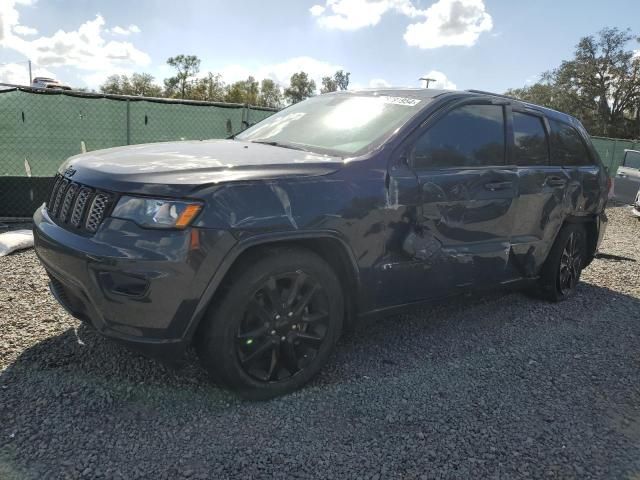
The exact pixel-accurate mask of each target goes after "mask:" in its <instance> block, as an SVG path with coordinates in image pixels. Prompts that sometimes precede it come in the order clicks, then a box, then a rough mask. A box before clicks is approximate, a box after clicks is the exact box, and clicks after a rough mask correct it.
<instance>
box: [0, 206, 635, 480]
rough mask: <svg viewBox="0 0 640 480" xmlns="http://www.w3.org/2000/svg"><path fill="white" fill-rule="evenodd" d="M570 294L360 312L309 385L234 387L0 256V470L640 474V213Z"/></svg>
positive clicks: (622, 224) (172, 474) (25, 259)
mask: <svg viewBox="0 0 640 480" xmlns="http://www.w3.org/2000/svg"><path fill="white" fill-rule="evenodd" d="M609 215H610V220H611V221H610V226H609V230H608V232H607V236H606V239H605V242H604V245H603V248H602V251H603V253H605V256H604V257H603V258H601V259H598V260H595V261H594V263H593V264H592V266H591V267H590V268H589V269H588V270H587V271H586V272H585V274H584V282H583V283H582V284H581V286H580V287H579V293H578V295H576V296H575V297H574V298H572V299H571V300H569V301H567V302H565V303H563V304H549V303H545V302H543V301H540V300H534V299H531V298H529V297H527V296H525V295H524V294H521V293H509V294H499V293H495V294H491V295H489V296H487V297H483V298H464V299H462V300H460V301H455V302H450V303H448V304H443V305H438V306H434V307H431V308H425V309H421V310H417V311H415V312H412V313H411V314H409V315H403V316H395V317H388V318H384V319H381V320H377V321H375V322H370V323H368V324H366V325H364V326H362V327H360V328H359V329H358V331H357V332H356V334H355V335H354V336H353V337H352V338H349V339H345V340H344V341H342V343H341V344H340V345H339V347H338V350H337V353H336V355H335V357H334V358H333V360H332V361H331V364H330V365H329V366H328V367H327V368H326V369H325V370H324V371H323V372H322V374H321V375H320V376H319V378H317V380H315V381H313V382H312V384H311V385H310V386H309V387H307V388H305V389H303V390H302V391H299V392H297V393H295V394H293V395H290V396H288V397H284V398H280V399H276V400H273V401H269V402H263V403H249V402H243V401H240V400H238V399H236V398H235V397H233V396H231V395H230V394H228V393H226V392H224V391H222V390H220V389H218V388H217V387H215V386H213V385H210V384H209V383H207V381H206V378H205V375H204V373H203V371H202V370H201V369H200V368H199V367H198V366H197V363H196V362H195V359H193V358H191V361H190V362H189V364H188V365H187V366H186V367H184V368H182V369H180V370H178V371H174V370H171V369H169V368H166V367H164V366H162V365H160V364H159V363H156V362H154V361H152V360H147V359H145V358H143V357H140V356H138V355H136V354H133V353H130V352H128V351H127V350H125V349H124V348H123V347H121V346H119V345H116V344H114V343H112V342H110V341H108V340H106V339H103V338H100V337H99V336H97V335H96V334H94V333H93V332H92V331H91V330H88V329H87V328H85V327H82V326H80V324H79V322H77V321H76V320H74V319H72V318H71V317H69V316H68V315H67V314H66V313H64V311H63V310H62V309H61V308H60V307H59V306H58V305H57V304H56V302H55V301H54V300H53V298H52V297H51V296H50V295H49V293H48V291H47V286H46V279H45V275H44V271H43V270H42V268H41V267H40V266H39V264H38V262H37V260H36V258H35V255H34V253H33V251H27V252H23V253H18V254H14V255H11V256H9V257H5V258H2V259H0V275H1V277H0V279H1V281H0V478H2V479H7V478H19V479H21V478H55V479H59V478H126V479H130V478H152V479H162V478H171V479H173V478H212V479H219V478H239V477H241V478H287V479H288V478H336V479H346V478H371V479H386V478H419V479H423V478H427V479H430V478H434V479H445V478H505V479H507V478H508V479H511V478H562V479H569V478H580V479H583V478H621V479H629V480H638V479H640V356H639V348H638V339H639V338H640V268H639V265H640V264H639V263H638V261H640V248H639V239H640V222H638V221H637V220H635V219H633V218H631V217H630V215H629V214H628V212H627V211H626V210H625V209H623V208H615V209H610V211H609Z"/></svg>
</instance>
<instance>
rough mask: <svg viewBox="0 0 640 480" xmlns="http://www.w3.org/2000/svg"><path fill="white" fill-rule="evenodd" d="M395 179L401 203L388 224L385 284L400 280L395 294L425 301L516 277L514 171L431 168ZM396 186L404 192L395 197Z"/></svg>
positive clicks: (398, 173)
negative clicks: (512, 248)
mask: <svg viewBox="0 0 640 480" xmlns="http://www.w3.org/2000/svg"><path fill="white" fill-rule="evenodd" d="M411 175H413V181H410V180H409V178H410V177H411ZM391 177H392V178H391V179H390V181H389V185H390V191H391V193H390V196H391V197H392V198H399V199H401V200H402V201H401V202H400V204H395V205H394V204H392V205H391V206H392V207H394V209H393V210H392V211H393V212H394V214H393V216H394V219H393V220H392V221H390V222H389V231H390V235H389V241H388V243H387V245H388V250H387V253H386V257H385V258H386V260H387V261H385V262H384V263H383V264H382V265H381V271H382V272H383V274H382V277H383V279H382V280H381V285H389V284H390V283H391V284H394V283H396V282H393V281H392V282H388V281H386V280H385V278H386V277H391V276H396V275H397V277H398V282H397V283H399V284H400V285H401V286H400V287H399V288H394V292H392V295H394V296H396V298H397V295H402V296H404V300H405V301H406V302H411V301H419V300H422V299H428V298H433V297H438V296H441V295H443V294H445V293H448V292H449V291H450V290H451V289H452V288H454V289H455V288H456V287H460V288H462V287H467V286H471V285H478V284H483V283H487V282H490V283H499V282H502V281H508V280H509V279H511V278H512V277H513V276H514V273H513V272H512V271H511V269H510V264H509V255H510V241H509V236H510V231H511V225H512V224H513V221H514V217H515V215H516V208H517V205H516V202H515V200H516V198H517V186H518V182H517V174H516V172H515V171H514V170H511V169H501V168H496V169H467V170H460V169H453V170H432V171H429V172H426V171H425V172H417V175H416V174H415V173H413V172H412V171H411V170H409V169H408V168H407V167H404V168H402V167H397V168H394V169H392V171H391ZM396 188H397V189H399V190H401V192H399V193H394V192H393V190H394V189H396ZM387 214H388V215H390V214H389V210H387ZM391 272H395V273H391ZM400 278H403V279H405V281H404V282H401V281H400V280H399V279H400ZM407 279H409V280H408V281H407ZM385 289H386V287H381V291H380V292H379V294H380V295H383V296H384V295H385V291H384V290H385ZM395 290H397V291H395Z"/></svg>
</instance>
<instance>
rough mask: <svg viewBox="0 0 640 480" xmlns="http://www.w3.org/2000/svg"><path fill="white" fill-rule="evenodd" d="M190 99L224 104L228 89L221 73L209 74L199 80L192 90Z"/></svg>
mask: <svg viewBox="0 0 640 480" xmlns="http://www.w3.org/2000/svg"><path fill="white" fill-rule="evenodd" d="M190 90H191V91H190V92H189V93H190V95H189V98H191V99H192V100H203V101H205V102H224V97H225V93H226V87H225V84H224V82H223V81H222V75H220V74H219V73H215V74H214V73H211V72H209V73H207V75H206V76H205V77H203V78H200V79H198V80H197V81H196V82H195V85H194V86H193V87H192V88H191V89H190Z"/></svg>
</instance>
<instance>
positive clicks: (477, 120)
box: [412, 105, 505, 168]
mask: <svg viewBox="0 0 640 480" xmlns="http://www.w3.org/2000/svg"><path fill="white" fill-rule="evenodd" d="M504 139H505V133H504V112H503V109H502V107H501V106H498V105H466V106H464V107H460V108H457V109H456V110H453V111H451V112H449V113H447V115H446V116H445V117H443V118H441V119H440V120H438V122H437V123H436V124H435V125H433V126H432V127H431V128H429V130H427V131H426V132H425V133H424V134H423V135H422V136H421V137H420V139H419V140H418V141H417V143H416V145H415V147H414V151H413V158H412V161H413V165H414V166H416V167H417V168H425V167H432V168H434V167H435V168H438V167H479V166H483V165H502V164H504V144H505V140H504Z"/></svg>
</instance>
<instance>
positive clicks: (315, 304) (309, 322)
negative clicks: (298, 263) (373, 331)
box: [236, 270, 329, 382]
mask: <svg viewBox="0 0 640 480" xmlns="http://www.w3.org/2000/svg"><path fill="white" fill-rule="evenodd" d="M328 303H329V299H328V298H327V294H326V292H325V291H324V290H323V289H322V286H321V285H320V284H319V283H318V282H317V281H316V280H314V279H313V278H312V277H310V276H309V275H307V274H306V273H305V272H304V271H302V270H297V271H295V272H291V273H285V274H281V275H278V276H270V277H269V278H268V279H267V281H266V282H264V283H263V284H262V285H261V286H260V287H259V288H258V289H257V290H256V291H255V292H254V294H253V296H252V298H251V299H250V300H249V302H248V304H247V306H246V309H245V312H244V318H243V319H242V321H241V322H240V325H239V328H238V332H237V335H236V354H237V355H238V359H239V361H240V364H241V366H242V369H243V370H244V371H245V373H246V374H247V375H249V376H251V377H252V378H254V379H255V380H258V381H261V382H277V381H282V380H284V379H287V378H289V377H291V376H293V375H297V374H298V373H299V372H300V371H302V370H303V369H304V368H305V367H306V366H307V365H308V364H309V363H310V362H312V361H313V359H314V358H315V357H316V356H317V355H318V351H319V349H320V347H321V346H322V344H323V343H324V342H326V341H327V331H328V328H329V309H328Z"/></svg>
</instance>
